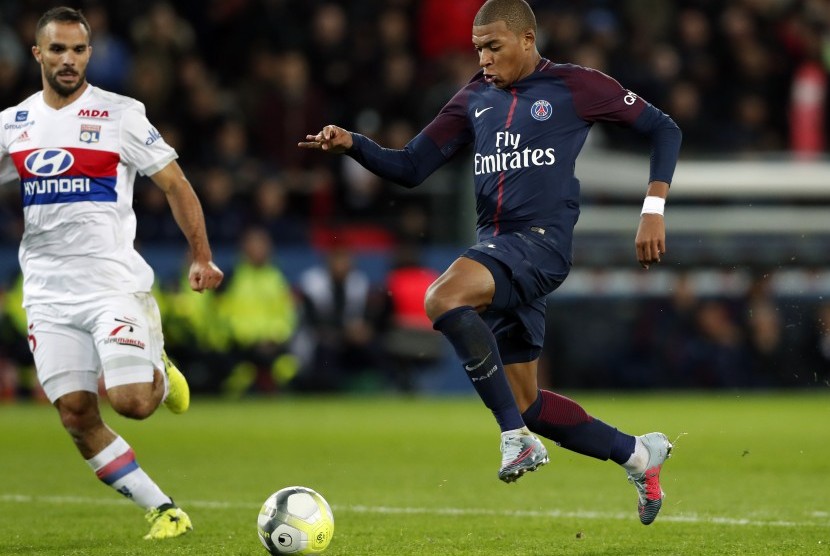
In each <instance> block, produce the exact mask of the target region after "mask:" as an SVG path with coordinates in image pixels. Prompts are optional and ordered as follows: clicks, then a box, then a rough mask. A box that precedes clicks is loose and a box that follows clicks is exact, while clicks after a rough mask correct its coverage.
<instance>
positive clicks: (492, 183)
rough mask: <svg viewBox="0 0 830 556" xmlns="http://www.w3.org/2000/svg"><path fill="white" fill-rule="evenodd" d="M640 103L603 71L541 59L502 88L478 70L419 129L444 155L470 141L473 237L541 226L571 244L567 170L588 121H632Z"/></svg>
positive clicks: (575, 202)
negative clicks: (475, 233)
mask: <svg viewBox="0 0 830 556" xmlns="http://www.w3.org/2000/svg"><path fill="white" fill-rule="evenodd" d="M646 106H648V104H647V103H646V102H645V101H643V100H642V99H641V98H639V97H638V96H637V95H636V94H634V93H632V92H631V91H629V90H627V89H624V88H623V87H622V86H621V85H620V84H619V83H618V82H617V81H616V80H614V79H613V78H611V77H609V76H608V75H606V74H604V73H602V72H599V71H596V70H592V69H589V68H584V67H581V66H576V65H572V64H554V63H552V62H551V61H550V60H547V59H542V60H541V61H540V62H539V64H538V66H537V68H536V71H535V72H534V73H532V74H531V75H529V76H527V77H526V78H524V79H522V80H520V81H518V82H516V83H514V84H513V85H512V86H510V87H508V88H506V89H499V88H496V87H494V86H492V85H490V84H489V83H487V82H486V81H485V80H484V78H483V75H482V73H481V72H479V73H478V74H477V75H476V76H475V77H474V78H473V79H472V80H471V81H470V83H469V84H468V85H467V86H466V87H464V88H463V89H461V90H460V91H459V92H458V93H456V95H455V96H454V97H453V98H452V100H450V102H449V103H447V105H446V106H445V107H444V108H443V109H442V111H441V113H440V114H439V115H438V116H437V117H436V118H435V120H433V121H432V123H430V124H429V125H428V126H427V127H426V128H425V129H424V131H423V134H424V135H426V136H427V137H429V138H430V139H431V140H432V141H433V142H434V143H435V145H436V146H437V147H438V148H439V149H441V151H442V152H443V154H444V156H445V157H447V158H449V157H450V156H452V155H453V154H454V153H455V151H457V150H458V149H459V148H460V147H461V146H463V145H464V144H468V143H473V146H474V149H475V153H474V159H473V173H474V181H475V191H476V200H477V207H476V209H477V215H478V222H477V228H478V236H479V240H480V241H483V240H485V239H486V238H487V237H492V236H493V235H497V234H498V233H500V232H510V231H514V230H518V229H521V228H526V227H529V226H540V227H550V228H553V229H554V230H558V231H559V233H560V234H561V236H562V237H561V240H562V242H563V245H570V240H571V235H572V233H573V225H574V224H575V223H576V220H577V218H578V216H579V181H578V180H577V178H576V177H575V175H574V167H575V164H576V158H577V156H578V155H579V152H580V150H581V149H582V146H583V144H584V143H585V139H586V137H587V135H588V132H589V131H590V129H591V126H592V125H593V124H594V122H597V121H608V122H615V123H619V124H622V125H627V126H631V125H633V124H634V122H635V121H636V120H637V118H638V117H639V115H640V114H641V113H642V112H643V110H644V109H645V108H646ZM610 171H612V170H611V169H609V172H610Z"/></svg>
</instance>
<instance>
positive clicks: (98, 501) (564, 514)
mask: <svg viewBox="0 0 830 556" xmlns="http://www.w3.org/2000/svg"><path fill="white" fill-rule="evenodd" d="M0 503H10V504H15V503H16V504H52V505H73V504H80V505H90V506H132V505H134V504H133V503H132V502H130V501H129V500H125V499H122V498H113V499H104V498H92V497H83V496H32V495H28V494H0ZM182 505H183V506H185V507H193V508H201V509H219V510H251V511H255V510H256V509H257V508H259V507H260V506H261V504H253V503H246V502H222V501H217V500H189V501H186V502H185V503H184V504H182ZM332 509H333V510H334V511H335V513H338V512H352V513H358V514H386V515H418V514H433V515H445V516H495V517H506V518H510V517H519V518H523V517H537V518H551V519H557V518H560V519H585V520H615V521H636V516H635V515H634V514H633V512H631V513H623V512H597V511H590V510H573V511H569V510H488V509H485V508H400V507H392V506H364V505H339V504H332ZM811 515H812V516H813V517H817V518H826V517H828V516H827V513H826V512H812V514H811ZM659 521H661V522H668V523H693V524H697V523H708V524H713V525H731V526H739V527H784V528H787V527H789V528H798V527H828V526H830V522H828V521H821V522H818V521H787V520H763V519H750V518H740V517H719V516H705V515H698V514H694V513H687V514H678V515H671V514H668V515H666V514H661V515H660V517H659Z"/></svg>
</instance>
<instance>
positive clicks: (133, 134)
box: [0, 7, 223, 539]
mask: <svg viewBox="0 0 830 556" xmlns="http://www.w3.org/2000/svg"><path fill="white" fill-rule="evenodd" d="M32 53H33V54H34V57H35V59H36V60H37V62H38V63H39V64H40V67H41V74H42V79H43V90H42V91H40V92H38V93H36V94H34V95H32V96H31V97H29V98H28V99H26V100H24V101H23V102H22V103H20V104H19V105H17V106H14V107H11V108H8V109H6V110H4V111H3V112H2V114H0V120H2V121H1V122H0V161H2V162H0V163H2V164H4V165H5V166H7V167H6V168H4V170H5V171H3V172H2V173H3V175H6V171H9V170H16V171H17V174H18V176H19V178H20V186H21V193H22V197H23V213H24V220H25V229H24V233H23V239H22V241H21V244H20V252H19V258H20V266H21V269H22V271H23V279H24V286H23V305H24V307H25V308H26V312H27V316H28V321H29V344H30V348H31V350H32V354H33V356H34V360H35V365H36V367H37V375H38V380H39V381H40V383H41V385H42V386H43V389H44V391H45V392H46V395H47V396H48V397H49V400H50V401H51V402H52V403H53V404H54V406H55V407H56V408H57V410H58V413H59V415H60V419H61V423H62V424H63V426H64V428H65V429H66V431H67V432H68V433H69V434H70V436H71V437H72V440H73V441H74V442H75V445H76V446H77V448H78V450H79V451H80V453H81V455H82V456H83V458H84V459H85V460H86V462H87V463H88V464H89V466H90V467H91V468H92V470H93V471H94V472H95V474H96V475H97V476H98V478H99V479H100V480H101V481H103V482H104V483H106V484H107V485H109V486H111V487H112V488H114V489H116V490H117V491H118V492H120V493H121V494H123V495H124V496H126V497H128V498H130V499H131V500H132V501H133V502H135V503H136V504H138V505H139V506H142V507H143V508H144V509H145V510H146V512H147V514H146V516H147V519H148V521H149V522H150V523H151V526H150V532H149V533H148V534H147V535H146V536H145V537H144V538H146V539H163V538H169V537H177V536H179V535H182V534H184V533H185V532H187V531H188V530H190V529H192V525H191V522H190V518H189V517H188V516H187V514H186V513H185V512H184V511H182V510H181V509H180V508H178V507H177V506H176V505H175V504H174V502H173V500H172V499H171V498H170V496H168V495H167V494H165V493H164V492H163V491H162V490H161V489H160V488H159V487H158V486H157V485H156V483H155V482H154V481H153V480H152V479H151V478H150V477H149V476H148V475H147V474H146V473H145V472H144V470H143V469H142V468H141V467H140V466H139V465H138V463H137V462H136V458H135V454H134V453H133V450H132V448H131V447H130V445H129V444H128V443H127V442H126V440H124V439H123V438H122V437H121V436H119V435H118V434H116V433H115V432H114V431H113V430H112V429H111V428H109V427H108V426H107V425H106V424H105V423H104V422H103V420H102V419H101V415H100V412H99V408H98V395H97V392H98V378H99V376H101V375H103V380H104V385H105V387H106V391H107V397H108V399H109V402H110V404H111V405H112V407H113V409H114V410H115V411H116V412H118V413H119V414H121V415H123V416H125V417H129V418H133V419H145V418H147V417H149V416H150V415H151V414H152V413H153V412H154V411H155V410H156V408H157V407H158V406H159V405H160V404H161V403H162V402H164V403H165V405H167V406H168V408H169V409H171V410H172V411H173V412H176V413H180V412H182V411H184V410H186V409H187V407H188V405H189V401H190V393H189V389H188V386H187V381H186V380H185V379H184V376H183V375H182V374H181V373H180V372H179V371H178V370H177V369H176V368H175V367H174V366H173V365H172V364H170V363H169V361H168V360H167V358H166V356H165V355H164V351H163V338H162V332H161V324H160V317H159V312H158V307H157V305H156V302H155V300H154V299H153V297H152V295H151V294H150V288H151V286H152V283H153V271H152V269H151V268H150V266H149V265H148V264H147V263H146V262H145V261H144V259H142V257H141V256H140V255H139V254H138V252H136V250H135V249H134V247H133V243H134V239H135V229H136V217H135V214H134V212H133V210H132V201H133V182H134V179H135V175H136V172H140V173H141V174H143V175H148V176H150V178H151V179H152V180H153V182H154V183H155V184H156V185H157V186H158V187H160V188H161V189H162V190H163V191H164V193H165V195H166V196H167V200H168V202H169V204H170V207H171V209H172V212H173V215H174V217H175V219H176V222H177V223H178V225H179V227H180V228H181V230H182V232H183V233H184V235H185V236H186V238H187V241H188V243H189V245H190V250H191V256H192V261H193V262H192V265H191V266H190V273H189V278H190V286H191V287H192V288H193V289H194V290H195V291H202V290H205V289H211V288H216V287H217V286H218V285H219V284H220V283H221V282H222V278H223V274H222V271H221V270H220V269H219V268H218V267H217V266H216V265H215V264H214V263H213V262H212V254H211V250H210V245H209V242H208V238H207V233H206V231H205V223H204V215H203V212H202V208H201V204H200V203H199V200H198V198H197V197H196V194H195V192H194V191H193V188H192V187H191V185H190V183H189V182H188V180H187V178H186V177H185V175H184V173H183V172H182V170H181V168H180V167H179V165H178V163H177V162H176V158H177V155H176V152H175V151H174V150H173V148H171V147H170V146H169V145H167V144H166V143H165V141H164V139H163V138H162V137H161V136H160V134H159V133H158V131H156V129H155V128H154V127H153V126H152V125H151V124H150V122H149V121H148V120H147V118H146V116H145V111H144V106H143V105H142V104H141V103H140V102H138V101H136V100H133V99H131V98H127V97H124V96H121V95H116V94H113V93H109V92H106V91H102V90H101V89H98V88H96V87H94V86H92V85H91V84H89V83H88V82H87V81H86V76H85V73H86V67H87V64H88V62H89V60H90V55H91V54H92V48H91V47H90V28H89V23H88V22H87V21H86V18H85V17H84V16H83V14H81V13H80V12H79V11H76V10H74V9H72V8H66V7H59V8H54V9H51V10H49V11H47V12H46V13H45V14H43V16H42V17H41V18H40V20H39V21H38V24H37V29H36V32H35V45H34V46H33V47H32ZM9 165H12V166H13V169H12V168H8V166H9Z"/></svg>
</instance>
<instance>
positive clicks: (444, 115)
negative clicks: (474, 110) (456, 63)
mask: <svg viewBox="0 0 830 556" xmlns="http://www.w3.org/2000/svg"><path fill="white" fill-rule="evenodd" d="M466 90H467V89H462V90H461V91H459V92H458V93H457V94H456V95H455V97H453V99H452V100H450V102H449V103H447V105H446V106H444V108H443V109H442V110H441V112H439V113H438V115H437V116H436V117H435V119H434V120H432V122H430V123H429V124H428V125H427V126H426V127H425V128H424V129H423V130H422V131H421V132H420V133H419V134H418V135H417V136H416V137H415V138H414V139H412V141H410V142H409V143H407V145H406V146H405V147H404V148H403V149H385V148H382V147H381V146H379V145H378V144H377V143H375V142H374V141H372V140H370V139H369V138H367V137H364V136H362V135H360V134H357V133H353V134H352V139H353V146H352V148H351V149H350V150H349V151H348V153H347V154H348V155H349V156H351V157H352V158H354V159H355V160H356V161H357V162H359V163H360V164H361V165H362V166H363V167H365V168H366V169H367V170H369V171H370V172H372V173H374V174H377V175H378V176H380V177H382V178H384V179H388V180H391V181H394V182H395V183H398V184H400V185H403V186H404V187H415V186H416V185H418V184H420V183H421V182H423V181H424V180H425V179H426V178H427V177H428V176H429V175H430V174H432V173H433V172H434V171H435V170H437V169H438V168H440V167H441V166H443V165H444V164H446V162H447V161H448V160H449V159H450V158H452V156H453V155H454V154H455V153H456V152H458V149H459V148H461V147H462V146H464V145H466V144H467V143H469V142H470V141H472V138H473V135H472V131H471V130H470V129H469V122H468V120H467V116H466V104H465V101H464V98H466V93H465V91H466Z"/></svg>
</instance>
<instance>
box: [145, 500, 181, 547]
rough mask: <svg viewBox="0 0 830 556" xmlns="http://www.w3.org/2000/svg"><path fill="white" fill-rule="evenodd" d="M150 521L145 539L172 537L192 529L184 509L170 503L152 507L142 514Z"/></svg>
mask: <svg viewBox="0 0 830 556" xmlns="http://www.w3.org/2000/svg"><path fill="white" fill-rule="evenodd" d="M144 517H145V519H147V521H149V522H150V532H149V533H147V534H146V535H144V538H145V539H147V540H158V539H172V538H173V537H178V536H180V535H184V534H185V533H187V532H188V531H192V530H193V524H192V523H191V522H190V518H189V517H188V515H187V514H186V513H184V510H182V509H181V508H177V507H176V506H173V505H172V504H165V505H164V506H160V507H158V508H153V509H151V510H150V511H148V512H147V514H146V515H145V516H144Z"/></svg>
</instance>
